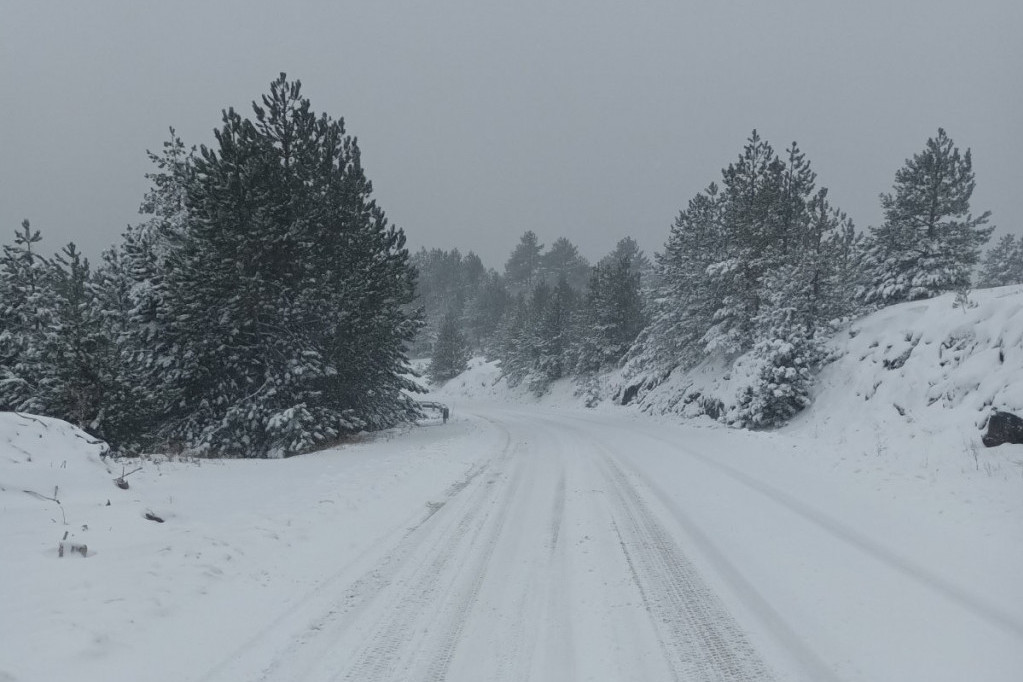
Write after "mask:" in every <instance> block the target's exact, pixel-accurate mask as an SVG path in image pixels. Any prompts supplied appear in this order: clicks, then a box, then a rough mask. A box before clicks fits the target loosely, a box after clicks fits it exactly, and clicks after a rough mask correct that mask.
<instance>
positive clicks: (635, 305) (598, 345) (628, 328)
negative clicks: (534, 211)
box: [576, 240, 646, 374]
mask: <svg viewBox="0 0 1023 682" xmlns="http://www.w3.org/2000/svg"><path fill="white" fill-rule="evenodd" d="M623 241H624V240H623ZM633 244H635V242H633ZM621 245H622V243H621V242H619V246H620V247H621ZM628 249H629V246H628V245H626V246H624V247H622V248H620V249H616V250H615V251H614V252H613V253H612V254H610V255H608V256H606V257H605V258H603V259H601V261H600V262H599V263H597V265H596V266H595V267H594V268H593V272H592V274H591V275H590V282H589V287H588V288H587V292H586V299H585V304H584V310H583V311H582V321H583V324H582V325H581V328H580V329H579V332H578V336H579V338H578V340H577V346H578V349H577V351H576V355H577V360H576V372H577V373H581V374H588V373H591V372H596V371H599V370H600V369H603V368H606V367H610V366H612V365H614V364H615V363H617V362H618V361H619V360H620V359H621V358H622V357H623V356H624V355H625V353H626V352H627V351H628V349H629V348H630V347H631V345H632V342H633V341H635V340H636V337H637V336H638V335H639V333H640V332H641V331H642V330H643V327H644V326H645V324H646V319H645V318H644V314H643V299H642V295H641V293H640V272H639V271H638V270H637V269H635V266H636V263H637V262H638V261H639V259H638V258H636V257H635V256H634V254H630V253H628V252H627V251H628ZM639 255H642V254H639Z"/></svg>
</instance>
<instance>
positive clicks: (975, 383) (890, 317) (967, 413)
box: [804, 286, 1023, 443]
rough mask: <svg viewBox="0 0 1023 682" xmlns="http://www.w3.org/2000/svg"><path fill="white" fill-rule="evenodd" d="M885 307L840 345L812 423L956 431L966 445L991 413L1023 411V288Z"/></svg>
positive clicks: (852, 330) (851, 329)
mask: <svg viewBox="0 0 1023 682" xmlns="http://www.w3.org/2000/svg"><path fill="white" fill-rule="evenodd" d="M953 299H954V297H953V295H952V294H948V295H945V296H940V297H938V298H934V299H931V300H928V301H917V302H911V303H903V304H901V305H896V306H892V307H890V308H885V309H884V310H881V311H879V312H877V313H874V314H873V315H869V316H867V317H865V318H863V319H862V320H859V321H857V322H855V323H853V324H851V325H850V326H849V328H848V329H847V330H846V331H845V332H844V333H842V334H840V335H839V336H838V337H837V338H836V339H835V340H834V347H835V351H836V353H837V354H838V355H839V358H838V360H836V361H835V362H833V363H832V364H830V365H829V366H828V367H826V368H825V369H824V371H823V372H822V373H821V376H820V378H819V381H818V384H817V388H816V391H815V398H814V404H813V405H812V406H811V408H810V410H809V413H808V415H807V417H804V419H807V418H809V419H810V420H811V421H817V422H820V423H828V424H840V423H842V422H843V421H848V415H850V414H857V413H860V414H863V415H864V416H865V417H867V418H868V419H869V420H870V421H871V422H872V423H876V424H891V425H893V426H894V425H900V426H902V427H906V428H908V430H909V431H920V430H922V431H925V432H929V433H937V432H940V431H950V430H951V431H957V432H961V433H962V434H963V437H964V439H966V440H968V441H969V442H970V443H975V442H978V441H979V429H980V427H982V426H983V425H984V424H985V422H986V421H987V417H988V415H989V414H990V413H991V411H992V410H994V409H999V410H1008V411H1010V412H1017V413H1020V412H1023V287H1021V286H1011V287H1000V288H997V289H985V290H982V291H977V292H974V293H973V294H972V295H971V299H972V301H973V304H974V307H969V308H965V309H964V308H954V307H953V305H952V303H953Z"/></svg>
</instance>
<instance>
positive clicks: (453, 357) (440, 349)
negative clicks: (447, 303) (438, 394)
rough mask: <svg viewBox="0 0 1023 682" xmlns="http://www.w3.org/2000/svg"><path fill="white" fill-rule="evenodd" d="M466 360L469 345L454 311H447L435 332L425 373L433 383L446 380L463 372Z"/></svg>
mask: <svg viewBox="0 0 1023 682" xmlns="http://www.w3.org/2000/svg"><path fill="white" fill-rule="evenodd" d="M468 362H469V346H468V344H466V342H465V337H464V336H462V331H461V329H459V320H458V317H457V316H456V315H455V313H454V311H448V314H447V315H445V316H444V320H443V321H442V322H441V325H440V329H439V331H438V333H437V342H436V343H435V344H434V346H433V357H432V358H431V360H430V367H429V369H428V370H427V374H429V376H430V380H431V381H433V382H435V383H437V382H442V381H447V380H448V379H452V378H454V377H456V376H458V375H459V374H461V373H462V372H464V371H465V368H466V367H467V366H468Z"/></svg>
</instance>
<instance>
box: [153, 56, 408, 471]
mask: <svg viewBox="0 0 1023 682" xmlns="http://www.w3.org/2000/svg"><path fill="white" fill-rule="evenodd" d="M253 110H254V112H255V120H250V119H248V118H243V117H242V116H241V115H239V114H238V113H237V112H235V111H234V110H233V109H229V110H227V111H225V112H224V115H223V125H222V127H221V128H220V129H218V130H216V131H215V134H216V138H217V143H216V146H215V147H214V148H206V147H203V148H201V150H200V154H199V156H198V157H197V158H195V159H194V161H193V162H192V163H193V167H194V178H193V179H192V180H190V181H189V182H187V183H186V195H187V198H186V202H185V204H186V206H187V209H188V211H187V216H186V229H185V232H184V235H183V237H182V239H181V240H180V243H179V244H177V245H176V246H175V248H173V249H172V250H171V251H170V253H169V254H168V256H167V259H166V265H167V267H166V269H165V273H164V274H165V276H166V278H167V290H168V291H169V292H171V295H170V296H169V297H168V298H167V299H166V300H165V301H164V302H163V303H162V308H161V310H160V311H159V315H160V318H161V330H160V331H161V337H162V342H163V346H162V348H163V349H165V350H166V354H164V353H163V351H161V354H160V355H159V356H158V358H157V362H158V363H159V364H160V365H161V366H162V374H163V376H164V377H165V379H166V382H167V384H168V386H167V388H168V389H169V391H168V395H169V396H170V398H171V400H170V401H168V402H165V403H164V406H165V414H164V415H163V418H164V421H163V425H162V428H161V435H162V436H163V438H165V439H167V440H169V441H174V442H179V443H182V444H183V445H185V446H187V447H189V448H191V449H193V450H197V451H204V452H211V453H216V454H221V455H233V456H267V455H280V454H287V453H292V452H297V451H300V450H302V449H305V448H308V447H310V446H312V445H315V444H317V443H322V442H325V441H329V440H331V439H333V438H336V437H337V436H338V435H339V434H341V433H344V432H350V431H353V430H358V429H365V428H370V429H372V428H381V427H385V426H388V425H391V424H394V423H395V422H397V421H400V420H402V419H406V418H410V417H412V416H414V415H415V413H416V407H415V405H414V403H413V401H412V400H411V399H410V398H409V397H408V396H406V395H405V394H403V391H406V390H407V391H415V390H417V387H416V385H415V384H414V383H413V382H411V381H410V380H408V379H406V378H404V376H403V375H404V374H405V373H406V371H407V369H408V367H407V359H406V357H405V346H406V344H407V343H408V342H410V341H411V339H412V337H413V335H414V334H415V332H416V330H417V328H418V320H417V319H416V318H415V317H413V316H410V315H409V314H408V313H407V312H406V308H405V306H407V304H408V303H410V302H411V300H412V295H413V285H414V273H413V270H412V269H411V268H410V266H409V255H408V251H407V250H406V249H405V237H404V234H403V233H402V232H401V230H398V229H396V228H394V227H391V226H389V225H388V223H387V220H386V218H385V217H384V213H383V211H382V210H381V209H380V208H379V207H378V206H377V205H376V203H375V202H374V201H373V200H372V199H371V198H370V194H371V191H372V186H371V184H370V182H369V181H368V180H367V179H366V177H365V175H364V173H363V170H362V166H361V162H360V152H359V148H358V146H357V144H356V142H355V140H354V139H353V138H351V137H349V136H347V135H346V134H345V130H344V125H343V121H341V120H336V121H335V120H333V119H331V118H329V117H328V116H326V115H319V116H317V115H316V114H314V113H313V112H312V111H311V109H310V103H309V100H308V99H305V98H303V97H302V96H301V85H300V83H299V82H298V81H288V80H287V78H286V76H285V75H284V74H281V76H280V78H278V79H277V80H275V81H274V82H273V83H272V84H271V86H270V92H269V93H268V94H267V95H264V96H263V98H262V105H259V104H255V103H254V104H253Z"/></svg>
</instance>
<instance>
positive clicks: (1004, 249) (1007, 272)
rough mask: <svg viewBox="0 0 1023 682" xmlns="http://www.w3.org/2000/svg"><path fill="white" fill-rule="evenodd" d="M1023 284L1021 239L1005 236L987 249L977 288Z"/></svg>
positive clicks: (1022, 248) (1022, 246)
mask: <svg viewBox="0 0 1023 682" xmlns="http://www.w3.org/2000/svg"><path fill="white" fill-rule="evenodd" d="M1009 284H1023V238H1021V239H1018V240H1017V239H1016V235H1013V234H1007V235H1004V236H1002V238H1001V239H999V240H998V243H997V244H995V245H994V246H992V247H991V248H990V249H988V252H987V254H986V255H985V256H984V260H983V262H982V263H981V271H980V278H979V280H978V282H977V286H979V287H985V288H986V287H1003V286H1007V285H1009Z"/></svg>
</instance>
